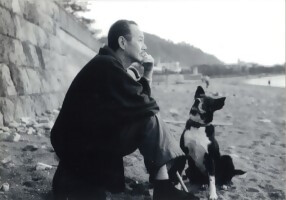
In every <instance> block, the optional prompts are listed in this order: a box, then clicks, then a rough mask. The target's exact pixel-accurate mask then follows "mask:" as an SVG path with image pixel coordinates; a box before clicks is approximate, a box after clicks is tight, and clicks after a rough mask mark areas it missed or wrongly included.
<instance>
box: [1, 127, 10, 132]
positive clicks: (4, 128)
mask: <svg viewBox="0 0 286 200" xmlns="http://www.w3.org/2000/svg"><path fill="white" fill-rule="evenodd" d="M0 130H2V131H3V132H9V131H10V129H9V127H6V126H0Z"/></svg>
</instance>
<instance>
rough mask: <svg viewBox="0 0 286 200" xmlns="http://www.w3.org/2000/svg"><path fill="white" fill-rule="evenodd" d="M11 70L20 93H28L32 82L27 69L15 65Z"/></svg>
mask: <svg viewBox="0 0 286 200" xmlns="http://www.w3.org/2000/svg"><path fill="white" fill-rule="evenodd" d="M10 72H11V74H12V80H13V82H14V85H15V88H16V91H17V93H18V95H25V94H27V93H28V91H30V90H31V89H30V87H31V84H30V79H29V76H28V74H27V71H26V69H25V68H23V67H20V66H13V67H11V68H10Z"/></svg>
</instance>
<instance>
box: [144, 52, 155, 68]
mask: <svg viewBox="0 0 286 200" xmlns="http://www.w3.org/2000/svg"><path fill="white" fill-rule="evenodd" d="M141 64H142V66H143V67H144V71H152V69H153V66H154V58H153V57H152V56H151V55H150V54H147V53H146V52H145V53H144V55H143V61H142V62H141Z"/></svg>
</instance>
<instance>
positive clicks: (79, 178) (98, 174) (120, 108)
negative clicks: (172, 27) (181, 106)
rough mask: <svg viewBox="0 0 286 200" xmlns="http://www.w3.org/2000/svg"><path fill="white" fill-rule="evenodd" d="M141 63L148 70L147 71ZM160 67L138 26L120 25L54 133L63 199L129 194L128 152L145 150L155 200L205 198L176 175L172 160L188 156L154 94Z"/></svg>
mask: <svg viewBox="0 0 286 200" xmlns="http://www.w3.org/2000/svg"><path fill="white" fill-rule="evenodd" d="M130 66H132V67H130ZM134 66H135V67H134ZM136 66H137V67H138V66H139V67H142V68H143V69H144V72H143V75H142V76H140V74H139V73H138V72H137V71H136ZM153 66H154V59H153V57H152V56H151V55H150V54H148V53H147V47H146V45H145V43H144V34H143V32H142V31H141V30H140V29H139V26H138V25H137V24H136V23H135V22H134V21H128V20H119V21H117V22H115V23H114V24H113V25H112V26H111V28H110V30H109V32H108V46H105V47H103V48H101V49H100V50H99V53H98V54H97V55H96V56H95V57H94V58H93V59H92V60H90V62H88V63H87V64H86V65H85V66H84V67H83V68H82V70H81V71H80V72H79V73H78V74H77V76H76V77H75V78H74V80H73V82H72V83H71V85H70V87H69V89H68V91H67V94H66V96H65V99H64V102H63V105H62V109H61V111H60V113H59V115H58V117H57V119H56V122H55V124H54V126H53V128H52V130H51V143H52V146H53V148H54V150H55V153H56V155H57V156H58V158H59V164H58V167H57V170H56V172H55V175H54V178H53V194H54V196H55V198H56V199H78V200H79V199H80V200H84V199H106V193H105V192H106V191H110V192H112V193H116V192H122V191H124V189H125V177H124V166H123V157H124V156H126V155H128V154H131V153H132V152H134V151H135V150H136V149H138V148H139V150H140V153H141V154H142V155H143V157H144V163H145V166H146V169H147V171H148V173H149V174H150V181H151V182H152V183H153V186H154V192H153V199H154V200H162V199H170V200H181V199H189V200H190V199H198V198H197V197H195V196H194V195H192V194H191V193H186V192H184V191H181V190H178V189H177V188H175V187H174V185H173V184H172V182H171V181H170V179H169V175H168V170H167V164H168V165H169V164H170V165H171V161H173V160H174V159H176V158H179V157H181V156H184V153H183V151H182V150H181V148H180V146H179V144H178V142H177V141H176V140H175V139H174V137H173V135H171V133H170V132H169V130H168V129H167V128H166V125H165V124H164V122H163V120H162V119H161V118H160V115H159V106H158V104H157V102H156V100H155V99H154V98H153V97H152V96H151V87H150V85H151V83H152V74H153Z"/></svg>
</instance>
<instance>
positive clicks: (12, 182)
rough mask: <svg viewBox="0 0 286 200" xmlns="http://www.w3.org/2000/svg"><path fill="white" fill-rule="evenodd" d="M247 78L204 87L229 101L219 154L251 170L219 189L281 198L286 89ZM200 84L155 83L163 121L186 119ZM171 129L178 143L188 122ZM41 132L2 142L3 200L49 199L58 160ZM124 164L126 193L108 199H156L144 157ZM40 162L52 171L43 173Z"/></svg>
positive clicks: (221, 114) (222, 193)
mask: <svg viewBox="0 0 286 200" xmlns="http://www.w3.org/2000/svg"><path fill="white" fill-rule="evenodd" d="M245 80H246V78H245V77H237V78H218V79H211V81H210V87H209V88H208V89H206V92H207V93H208V94H213V95H219V96H225V97H226V102H225V106H224V108H223V109H222V110H220V111H218V112H217V113H215V116H214V121H216V123H217V124H222V125H221V126H216V139H217V140H218V142H219V144H220V151H221V153H222V154H229V155H231V156H232V158H233V160H234V164H235V166H236V168H238V169H242V170H244V171H247V174H245V175H243V176H238V177H234V178H233V186H232V187H231V188H229V189H228V190H218V195H219V199H226V200H229V199H238V200H240V199H241V200H255V199H257V200H261V199H262V200H263V199H275V200H280V199H281V200H282V199H285V187H286V181H285V180H286V176H285V171H286V157H285V155H286V141H285V130H286V129H285V128H286V116H285V115H286V110H285V109H286V108H285V102H286V93H285V88H279V87H270V86H256V85H249V84H246V83H244V81H245ZM198 85H202V86H205V85H204V84H203V83H202V82H201V81H194V82H188V83H181V84H172V85H168V84H167V83H165V82H162V83H160V84H157V83H154V84H153V86H152V93H153V96H154V97H155V98H156V99H157V101H158V104H159V105H160V108H161V116H162V118H163V119H164V120H166V121H178V122H180V121H186V119H187V118H188V112H189V109H190V107H191V105H192V102H193V96H194V92H195V90H196V87H197V86H198ZM43 116H44V117H47V118H49V119H50V120H51V121H53V120H54V119H55V117H56V115H55V114H53V113H52V112H47V113H45V114H43ZM43 116H40V117H43ZM168 127H169V129H170V131H171V133H172V134H173V135H174V136H175V138H176V139H177V140H179V138H180V135H181V133H182V131H183V128H184V124H182V123H168ZM10 130H12V129H10ZM43 130H44V131H42V132H41V133H40V134H39V133H38V132H36V133H32V134H27V133H26V132H23V133H19V134H20V135H21V139H20V140H19V141H12V142H11V141H7V140H0V161H1V162H2V163H1V164H0V185H2V184H3V183H8V184H9V189H8V190H7V191H3V189H2V191H1V192H0V199H13V200H20V199H29V200H38V199H50V196H51V194H50V189H51V180H52V177H53V174H54V172H55V168H56V166H57V160H56V159H55V157H54V152H53V149H52V148H51V145H50V141H49V129H48V128H46V129H43ZM2 132H3V131H2ZM0 135H1V134H0ZM28 147H30V148H28ZM32 147H34V148H32ZM5 159H6V160H5ZM7 159H8V161H7ZM124 161H125V175H126V177H127V179H126V183H127V189H126V193H121V194H116V195H112V194H109V193H108V198H109V199H115V200H118V199H152V196H151V195H152V189H150V188H149V185H148V175H147V173H146V170H145V168H144V163H143V158H142V156H141V155H140V154H139V152H138V151H136V152H134V153H133V154H131V155H129V156H126V157H125V158H124ZM38 162H42V163H45V164H47V165H49V166H51V168H45V169H39V168H37V163H38ZM190 189H191V190H193V191H194V192H195V194H196V195H197V196H199V197H201V199H208V198H207V197H208V191H205V190H200V189H198V188H190Z"/></svg>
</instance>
